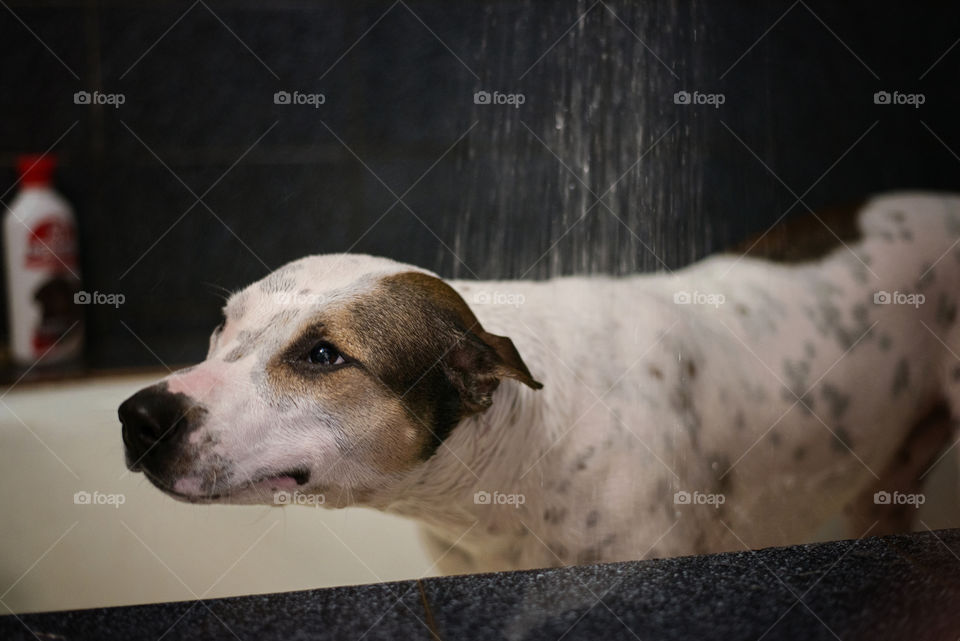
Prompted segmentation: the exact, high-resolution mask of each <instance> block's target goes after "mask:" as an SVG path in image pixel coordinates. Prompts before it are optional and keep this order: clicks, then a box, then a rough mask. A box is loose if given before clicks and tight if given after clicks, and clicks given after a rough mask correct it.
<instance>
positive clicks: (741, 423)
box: [733, 410, 747, 432]
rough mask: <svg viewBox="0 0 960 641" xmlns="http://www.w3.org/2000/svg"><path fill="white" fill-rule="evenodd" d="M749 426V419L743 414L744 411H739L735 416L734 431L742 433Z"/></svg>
mask: <svg viewBox="0 0 960 641" xmlns="http://www.w3.org/2000/svg"><path fill="white" fill-rule="evenodd" d="M746 426H747V418H746V416H745V415H744V413H743V410H737V413H736V414H734V415H733V429H735V430H736V431H738V432H742V431H743V428H745V427H746Z"/></svg>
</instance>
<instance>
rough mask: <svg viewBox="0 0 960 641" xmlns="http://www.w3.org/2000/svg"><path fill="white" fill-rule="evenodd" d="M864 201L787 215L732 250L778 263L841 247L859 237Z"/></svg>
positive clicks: (799, 260)
mask: <svg viewBox="0 0 960 641" xmlns="http://www.w3.org/2000/svg"><path fill="white" fill-rule="evenodd" d="M864 202H865V201H863V200H860V201H857V202H855V203H852V204H850V205H847V206H843V207H834V208H831V209H825V210H823V211H821V212H819V213H817V214H816V215H814V214H811V213H807V214H801V215H797V216H788V217H787V218H785V219H784V220H783V221H781V222H780V223H778V224H777V225H776V226H774V227H773V228H772V229H770V230H769V231H767V232H765V233H761V234H758V235H755V236H753V237H751V238H749V239H747V240H746V241H744V242H742V243H739V244H737V245H735V246H734V247H732V248H730V250H729V251H730V252H732V253H737V254H743V255H744V256H749V257H751V258H764V259H767V260H771V261H774V262H779V263H802V262H806V261H810V260H816V259H818V258H822V257H824V256H826V255H827V254H829V253H830V252H831V251H833V250H834V249H836V248H837V247H840V246H841V241H842V242H844V243H848V244H849V243H851V242H853V241H856V240H858V239H859V238H860V228H859V226H858V215H859V213H860V211H861V210H862V209H863V205H864ZM817 218H819V219H820V220H817ZM821 221H822V222H821ZM824 225H826V226H824ZM828 227H829V229H828Z"/></svg>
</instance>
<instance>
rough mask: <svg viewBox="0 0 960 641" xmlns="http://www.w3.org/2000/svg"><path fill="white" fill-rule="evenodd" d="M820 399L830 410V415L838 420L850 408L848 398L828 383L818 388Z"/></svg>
mask: <svg viewBox="0 0 960 641" xmlns="http://www.w3.org/2000/svg"><path fill="white" fill-rule="evenodd" d="M820 397H821V398H823V400H824V402H825V403H826V404H827V406H828V407H829V408H830V415H831V416H832V417H833V419H834V420H839V419H840V418H842V417H843V414H844V413H845V412H846V411H847V408H848V407H849V406H850V396H849V395H847V394H844V393H843V392H841V391H840V388H838V387H836V386H835V385H832V384H830V383H824V384H823V385H822V386H821V388H820Z"/></svg>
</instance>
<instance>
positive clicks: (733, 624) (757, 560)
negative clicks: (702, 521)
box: [0, 530, 960, 641]
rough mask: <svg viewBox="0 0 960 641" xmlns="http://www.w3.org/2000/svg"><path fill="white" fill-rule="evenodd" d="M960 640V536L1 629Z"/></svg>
mask: <svg viewBox="0 0 960 641" xmlns="http://www.w3.org/2000/svg"><path fill="white" fill-rule="evenodd" d="M160 636H163V638H164V639H171V640H172V639H233V640H235V639H241V640H244V641H246V640H247V639H251V640H252V639H258V640H259V639H262V640H265V641H270V640H272V639H277V640H279V639H284V640H288V639H289V640H293V639H304V640H306V639H361V638H362V639H436V638H438V637H439V638H440V639H445V640H448V639H458V640H460V639H549V640H550V641H554V640H556V639H558V638H560V637H563V638H564V639H638V638H639V639H644V640H647V639H759V638H761V637H762V638H763V639H804V640H809V639H837V638H839V639H916V640H927V639H930V640H932V639H957V638H958V637H960V530H942V531H938V532H927V533H917V534H911V535H903V536H891V537H879V538H869V539H864V540H861V541H839V542H833V543H822V544H813V545H803V546H795V547H789V548H771V549H766V550H761V551H759V552H740V553H732V554H716V555H708V556H699V557H684V558H678V559H660V560H653V561H640V562H632V563H611V564H604V565H592V566H582V567H574V568H562V569H552V570H542V571H536V570H534V571H526V572H510V573H502V574H482V575H470V576H460V577H446V578H437V579H425V580H422V581H401V582H397V583H384V584H377V585H367V586H356V587H343V588H331V589H325V590H309V591H303V592H287V593H280V594H267V595H259V596H247V597H234V598H228V599H211V600H207V601H199V602H178V603H158V604H154V605H143V606H132V607H121V608H100V609H92V610H77V611H68V612H50V613H40V614H24V615H20V616H19V617H15V616H4V617H0V638H2V639H10V640H14V639H18V640H19V639H25V640H26V639H41V640H44V641H45V640H47V639H71V640H72V639H96V640H108V639H124V640H125V641H127V640H135V639H145V640H149V641H155V640H156V639H157V638H158V637H160Z"/></svg>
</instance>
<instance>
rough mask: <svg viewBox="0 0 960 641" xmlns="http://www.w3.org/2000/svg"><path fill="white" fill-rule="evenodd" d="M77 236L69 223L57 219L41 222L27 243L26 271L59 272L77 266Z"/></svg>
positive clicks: (32, 231)
mask: <svg viewBox="0 0 960 641" xmlns="http://www.w3.org/2000/svg"><path fill="white" fill-rule="evenodd" d="M76 247H77V235H76V231H75V230H74V228H73V225H71V224H70V223H69V222H67V221H64V220H61V219H59V218H46V219H44V220H41V221H40V222H39V223H37V225H36V226H35V227H34V228H33V229H32V230H31V232H30V237H29V239H28V241H27V254H26V267H27V269H44V270H48V269H49V270H58V271H59V270H60V269H64V268H66V269H74V268H76V266H77V251H76Z"/></svg>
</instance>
